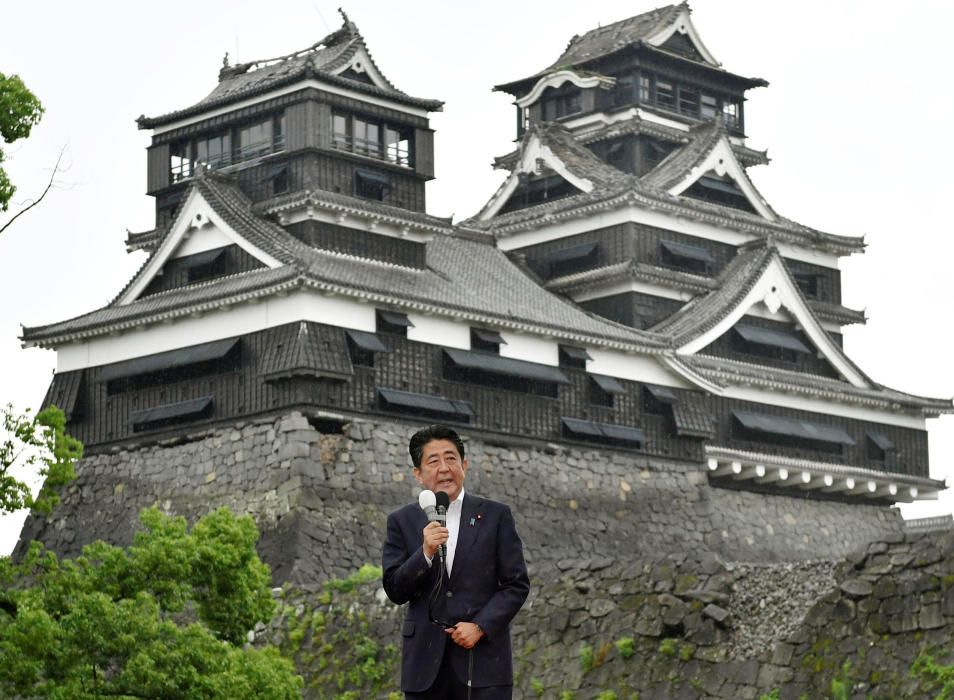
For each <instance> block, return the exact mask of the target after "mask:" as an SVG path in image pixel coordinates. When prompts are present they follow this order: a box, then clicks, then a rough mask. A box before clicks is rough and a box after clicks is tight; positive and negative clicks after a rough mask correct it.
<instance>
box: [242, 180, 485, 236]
mask: <svg viewBox="0 0 954 700" xmlns="http://www.w3.org/2000/svg"><path fill="white" fill-rule="evenodd" d="M309 204H317V205H321V206H322V207H324V208H326V209H331V210H336V211H340V212H344V213H353V214H357V215H359V216H361V217H362V218H379V219H381V220H382V221H390V222H393V223H395V224H398V225H404V224H410V225H413V226H414V228H417V229H426V230H429V231H433V232H437V233H445V234H450V233H453V232H454V231H455V226H454V224H453V222H452V221H451V218H450V217H448V218H444V217H440V216H431V215H430V214H425V213H424V212H419V211H412V210H410V209H405V208H403V207H396V206H392V205H390V204H384V203H382V202H375V201H372V200H368V199H362V198H360V197H352V196H351V195H346V194H340V193H338V192H330V191H328V190H298V191H296V192H290V193H288V194H282V195H279V196H277V197H272V198H270V199H266V200H263V201H260V202H256V203H255V204H254V205H253V206H252V211H253V212H254V213H256V214H280V213H281V212H283V211H286V210H291V209H300V208H301V207H302V206H304V205H309ZM369 215H370V216H369ZM475 233H477V232H475ZM482 235H486V234H482Z"/></svg>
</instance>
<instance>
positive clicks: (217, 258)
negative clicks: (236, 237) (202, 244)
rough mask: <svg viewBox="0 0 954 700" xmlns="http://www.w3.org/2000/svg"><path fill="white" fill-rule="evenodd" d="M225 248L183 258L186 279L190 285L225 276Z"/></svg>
mask: <svg viewBox="0 0 954 700" xmlns="http://www.w3.org/2000/svg"><path fill="white" fill-rule="evenodd" d="M226 249H227V246H226V247H225V248H214V249H213V250H206V251H204V252H202V253H196V254H195V255H189V256H187V257H185V258H183V261H184V263H185V267H186V279H187V281H188V283H189V284H192V283H194V282H202V281H204V280H209V279H214V278H215V277H221V276H222V275H224V274H225V270H226V267H225V263H226V256H225V251H226Z"/></svg>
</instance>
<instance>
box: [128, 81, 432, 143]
mask: <svg viewBox="0 0 954 700" xmlns="http://www.w3.org/2000/svg"><path fill="white" fill-rule="evenodd" d="M309 78H311V79H317V80H319V81H323V82H326V83H328V84H330V85H337V86H340V87H343V88H347V89H349V90H354V91H356V92H363V93H366V94H368V95H372V96H374V97H378V98H381V99H386V100H391V101H393V102H396V103H398V104H404V105H408V106H410V107H417V108H420V109H424V110H427V111H428V112H440V111H442V110H443V107H444V103H443V102H441V101H440V100H429V99H425V98H420V97H411V96H410V95H405V94H404V93H398V92H391V91H389V90H383V89H381V88H379V87H377V86H376V85H368V84H367V83H361V82H357V81H355V80H348V79H347V78H341V77H339V76H337V75H333V74H331V73H326V72H324V71H315V70H313V69H311V68H309V67H308V66H302V68H301V69H300V70H298V71H296V72H294V73H291V74H289V75H287V76H284V77H282V78H278V79H276V80H274V81H271V82H266V83H263V84H262V85H260V86H256V87H253V88H250V89H249V90H246V91H242V92H240V93H236V94H230V95H223V96H222V97H220V98H217V99H213V100H208V101H204V102H198V103H196V104H194V105H192V106H190V107H185V108H184V109H180V110H176V111H173V112H168V113H166V114H162V115H160V116H157V117H147V116H145V115H141V116H139V117H138V118H137V119H136V125H137V126H138V128H139V129H155V128H157V127H162V126H166V125H169V124H174V123H175V122H178V121H180V120H182V119H188V118H189V117H192V116H195V115H198V114H202V113H203V112H207V111H209V110H212V109H217V108H221V107H225V106H227V105H230V104H234V103H237V102H243V101H245V100H248V99H250V98H255V97H260V96H262V95H267V94H268V93H270V92H272V91H274V90H278V89H280V88H283V87H287V86H289V85H294V84H295V83H298V82H302V81H306V80H308V79H309Z"/></svg>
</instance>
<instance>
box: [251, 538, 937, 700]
mask: <svg viewBox="0 0 954 700" xmlns="http://www.w3.org/2000/svg"><path fill="white" fill-rule="evenodd" d="M343 583H347V582H335V583H333V584H331V585H326V586H324V587H319V588H318V589H315V588H299V587H295V588H291V589H287V590H283V591H281V592H280V593H279V595H280V598H281V603H282V605H281V606H280V613H279V615H278V616H277V617H276V619H275V620H273V621H272V622H271V624H269V625H260V626H259V627H258V628H257V629H256V631H255V633H254V638H255V639H257V640H258V641H271V642H273V643H276V644H278V645H279V646H280V647H281V648H282V649H283V651H284V653H286V654H287V655H289V656H291V657H293V658H294V659H295V660H296V662H297V663H298V667H299V669H300V671H301V672H302V674H303V675H304V676H305V679H306V694H305V696H306V697H307V698H331V697H336V698H389V699H390V698H394V697H400V695H399V694H395V695H391V693H397V689H398V688H399V681H398V668H399V658H400V651H399V650H400V639H401V638H400V621H401V619H402V618H403V614H404V611H403V608H400V607H398V606H395V605H392V604H391V603H389V602H388V601H387V599H386V598H385V596H384V591H383V590H382V589H381V587H380V582H379V581H378V580H377V577H376V576H372V577H370V578H367V577H366V578H365V583H363V584H357V585H354V586H351V585H350V584H349V585H342V584H343ZM532 586H533V587H532V591H531V595H530V598H529V600H528V601H527V604H526V605H525V606H524V608H523V610H521V612H520V614H519V615H518V616H517V618H516V620H515V621H514V625H513V638H514V660H515V673H516V676H515V692H514V697H515V698H517V699H518V700H519V699H521V698H523V699H530V698H551V699H554V700H608V699H610V698H612V699H614V700H696V699H697V698H723V699H725V700H745V699H749V700H754V699H759V698H766V697H771V698H778V699H780V700H802V699H805V700H817V699H819V698H834V697H849V698H859V699H861V698H865V699H867V698H883V699H885V700H896V699H898V698H935V697H941V696H940V695H939V692H940V688H941V684H940V683H938V682H937V680H936V678H935V677H934V676H933V675H932V674H931V673H930V672H926V673H924V672H922V673H912V669H916V668H917V664H916V659H918V657H919V656H920V655H921V654H922V652H924V653H928V654H932V655H934V656H935V658H936V661H937V662H940V663H945V664H951V663H952V662H954V533H950V532H949V533H943V534H942V533H935V534H921V535H912V536H907V537H905V536H894V535H892V536H889V537H887V538H886V539H885V540H882V541H878V542H874V543H872V544H870V545H869V546H867V547H866V548H864V549H862V550H860V551H859V552H856V553H854V554H852V555H851V556H850V557H849V558H848V559H846V560H842V561H840V562H830V561H816V562H784V563H772V564H732V563H727V562H723V561H722V560H721V559H720V558H719V557H717V556H715V555H713V554H703V555H701V556H691V555H670V556H666V557H661V558H654V559H649V558H640V559H638V560H632V561H628V562H622V561H618V560H615V559H613V558H611V557H593V558H591V559H587V560H577V561H574V562H566V563H564V564H563V565H562V566H560V567H559V568H558V570H555V571H552V572H548V573H547V575H545V576H544V575H540V576H535V577H533V580H532ZM475 673H479V669H475ZM836 686H840V688H842V689H843V690H844V691H845V694H843V695H837V694H836V693H835V688H836ZM349 691H350V692H351V693H353V694H352V695H346V694H345V693H347V692H349Z"/></svg>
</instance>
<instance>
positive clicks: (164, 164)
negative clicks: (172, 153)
mask: <svg viewBox="0 0 954 700" xmlns="http://www.w3.org/2000/svg"><path fill="white" fill-rule="evenodd" d="M146 168H147V173H146V192H147V193H152V192H158V191H159V190H161V189H163V188H165V187H168V186H169V184H170V179H171V173H170V167H169V144H167V143H161V144H158V145H156V146H150V147H149V148H147V149H146Z"/></svg>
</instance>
